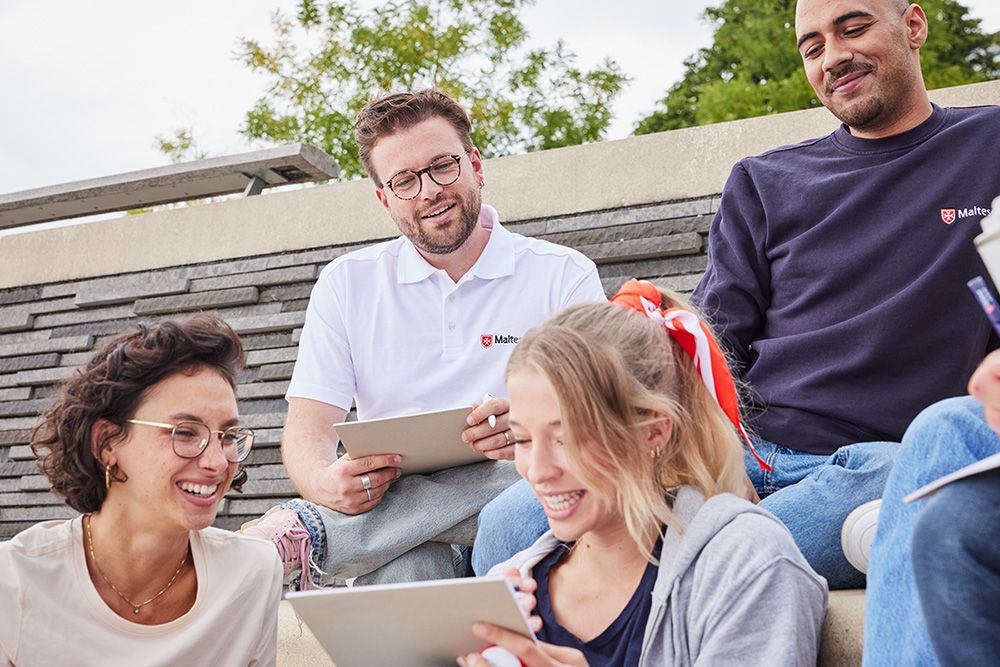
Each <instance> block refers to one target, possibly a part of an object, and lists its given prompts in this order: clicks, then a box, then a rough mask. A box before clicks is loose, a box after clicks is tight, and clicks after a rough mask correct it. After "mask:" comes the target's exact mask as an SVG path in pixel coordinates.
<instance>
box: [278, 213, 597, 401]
mask: <svg viewBox="0 0 1000 667" xmlns="http://www.w3.org/2000/svg"><path fill="white" fill-rule="evenodd" d="M485 208H486V209H487V211H488V212H489V213H490V214H491V215H492V217H493V220H494V224H493V230H492V233H491V235H490V239H489V241H488V242H487V244H486V248H485V249H484V250H483V253H482V254H481V255H480V256H479V259H478V260H477V261H476V263H475V264H474V265H473V266H472V268H471V269H469V271H468V272H467V273H466V274H465V275H464V276H462V278H461V279H460V280H459V281H458V282H457V283H455V282H454V281H453V280H452V279H451V278H450V277H449V276H448V274H447V273H446V272H445V271H443V270H441V269H435V268H434V267H433V266H431V265H430V264H428V263H427V261H426V260H425V259H424V258H423V257H422V256H421V255H420V253H419V252H417V249H416V248H415V247H414V246H413V244H412V243H411V242H410V241H409V240H408V239H407V238H406V237H402V236H401V237H399V238H397V239H395V240H392V241H388V242H385V243H379V244H377V245H373V246H370V247H368V248H363V249H361V250H357V251H355V252H351V253H348V254H346V255H344V256H342V257H338V258H337V259H335V260H334V261H333V262H331V263H330V264H329V265H328V266H327V267H326V268H324V269H323V271H322V273H321V274H320V277H319V280H318V281H317V282H316V286H315V287H314V288H313V291H312V296H311V297H310V299H309V308H308V310H307V312H306V322H305V328H304V329H303V331H302V339H301V341H300V342H299V352H298V359H297V360H296V362H295V371H294V373H293V374H292V381H291V383H290V385H289V387H288V392H287V393H286V395H285V397H286V398H310V399H313V400H317V401H322V402H324V403H328V404H330V405H335V406H337V407H340V408H343V409H345V410H347V409H350V406H351V399H352V398H353V399H354V400H355V403H356V404H357V408H358V417H359V418H360V419H377V418H379V417H392V416H397V415H405V414H413V413H417V412H425V411H428V410H443V409H445V408H453V407H461V406H468V405H470V404H472V403H474V402H475V403H480V402H482V400H483V395H484V394H485V393H486V392H489V393H491V394H493V395H494V396H506V395H507V392H506V389H505V387H504V369H505V367H506V365H507V358H508V357H509V356H510V353H511V351H512V350H513V349H514V345H515V344H516V343H517V341H518V339H520V337H521V336H522V335H524V333H525V332H526V331H527V330H528V329H530V328H531V327H533V326H535V325H536V324H540V323H542V322H543V321H545V320H546V319H548V318H549V317H550V316H551V315H554V314H555V313H557V312H559V311H560V310H562V309H563V308H565V307H566V306H569V305H571V304H575V303H586V302H592V301H603V300H604V298H605V296H604V290H603V289H602V287H601V281H600V279H599V278H598V275H597V267H596V266H595V265H594V263H593V262H592V261H591V260H589V259H587V258H586V257H584V256H583V255H582V254H581V253H579V252H577V251H576V250H573V249H571V248H566V247H563V246H559V245H556V244H554V243H549V242H548V241H542V240H539V239H531V238H527V237H525V236H521V235H520V234H513V233H511V232H510V231H508V230H506V229H504V228H503V227H502V226H501V225H500V224H499V220H498V219H497V213H496V211H495V210H493V208H492V207H489V206H487V207H485Z"/></svg>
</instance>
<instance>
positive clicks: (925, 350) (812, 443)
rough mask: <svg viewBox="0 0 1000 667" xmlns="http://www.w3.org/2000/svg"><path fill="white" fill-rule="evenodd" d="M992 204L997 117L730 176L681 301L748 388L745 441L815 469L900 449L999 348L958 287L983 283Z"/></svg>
mask: <svg viewBox="0 0 1000 667" xmlns="http://www.w3.org/2000/svg"><path fill="white" fill-rule="evenodd" d="M997 195H1000V107H976V108H949V109H942V108H940V107H937V106H935V107H934V111H933V113H932V115H931V117H930V118H928V119H927V120H926V121H924V122H923V123H921V124H920V125H919V126H917V127H915V128H913V129H912V130H910V131H908V132H904V133H902V134H899V135H896V136H893V137H889V138H886V139H877V140H865V139H859V138H858V137H854V136H852V135H851V134H850V132H849V131H848V130H847V129H846V127H843V126H842V127H840V128H839V129H837V130H836V131H835V132H834V133H833V134H831V135H829V136H826V137H822V138H819V139H813V140H810V141H805V142H803V143H800V144H797V145H794V146H786V147H783V148H779V149H776V150H773V151H770V152H768V153H764V154H763V155H759V156H757V157H751V158H746V159H744V160H742V161H740V162H739V163H737V165H736V166H735V167H734V168H733V171H732V173H731V174H730V176H729V180H728V182H727V183H726V187H725V190H724V191H723V194H722V202H721V205H720V207H719V211H718V213H717V214H716V216H715V219H714V220H713V222H712V226H711V230H710V232H709V237H708V239H709V254H708V259H709V261H708V269H707V271H706V273H705V275H704V276H703V278H702V280H701V282H700V283H699V285H698V287H697V289H696V291H695V294H694V300H695V302H696V303H697V304H698V305H700V306H701V308H702V309H703V310H704V311H705V313H706V314H707V315H708V317H709V318H710V319H711V320H713V321H714V323H715V326H716V330H717V331H718V332H719V333H720V335H721V336H722V339H723V342H724V344H725V345H726V346H727V347H728V350H729V352H731V353H732V355H733V356H734V358H735V361H736V368H735V369H734V370H735V371H736V373H737V374H738V375H740V376H741V377H742V378H743V379H744V380H745V381H746V382H747V383H749V385H750V387H749V388H750V394H751V395H750V397H749V398H750V403H751V406H750V411H749V413H748V422H749V425H750V427H751V428H752V429H753V430H754V431H755V432H756V434H757V435H759V436H760V437H762V438H764V439H765V440H769V441H771V442H774V443H776V444H778V445H781V446H783V447H788V448H791V449H796V450H801V451H807V452H813V453H817V454H826V453H830V452H832V451H834V450H835V449H837V448H838V447H841V446H843V445H848V444H851V443H856V442H866V441H872V440H889V441H897V442H898V441H899V440H900V439H901V437H902V435H903V431H904V430H905V429H906V427H907V425H908V424H909V423H910V421H912V420H913V418H914V417H915V416H916V415H917V413H918V412H920V410H922V409H923V408H925V407H927V406H928V405H930V404H931V403H934V402H935V401H938V400H940V399H943V398H946V397H949V396H957V395H961V394H964V393H965V386H966V383H967V382H968V380H969V376H970V375H971V374H972V372H973V370H974V369H975V368H976V366H977V364H978V363H979V361H980V360H982V358H983V356H985V354H986V353H987V351H988V350H990V349H992V348H993V347H996V343H997V340H996V337H995V336H993V335H992V334H991V329H990V326H989V323H988V322H987V320H986V318H985V317H984V315H983V313H982V312H981V311H980V310H979V305H978V304H977V303H976V300H975V298H974V297H973V296H972V294H971V293H970V292H969V290H968V288H967V287H966V284H965V283H966V282H967V281H968V280H969V279H970V278H972V277H974V276H976V275H983V276H984V277H987V274H986V269H985V267H984V266H983V264H982V262H981V261H980V259H979V256H978V255H977V253H976V251H975V248H974V246H973V242H972V239H973V238H974V237H975V236H976V235H977V234H978V233H980V231H981V228H980V226H979V222H980V220H981V218H982V217H983V216H984V215H985V214H986V213H988V211H989V207H990V204H991V201H992V199H993V198H994V197H996V196H997Z"/></svg>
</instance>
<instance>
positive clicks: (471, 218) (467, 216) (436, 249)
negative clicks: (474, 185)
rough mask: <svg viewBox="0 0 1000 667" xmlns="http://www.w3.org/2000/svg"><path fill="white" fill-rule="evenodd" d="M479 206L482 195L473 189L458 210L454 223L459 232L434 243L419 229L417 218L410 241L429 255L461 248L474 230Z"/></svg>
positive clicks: (477, 222) (442, 253) (446, 252)
mask: <svg viewBox="0 0 1000 667" xmlns="http://www.w3.org/2000/svg"><path fill="white" fill-rule="evenodd" d="M481 207H482V197H481V196H480V194H479V190H473V191H472V194H471V195H470V196H469V198H468V199H467V200H465V201H464V202H463V204H462V209H461V211H459V216H458V218H457V220H456V223H455V224H458V225H460V227H459V230H460V231H459V234H458V236H456V237H455V238H454V239H453V240H452V241H451V242H450V243H436V242H435V241H434V240H433V239H432V238H430V236H429V235H427V234H425V233H424V231H423V229H421V227H420V221H419V219H418V220H417V221H415V222H416V225H415V227H416V229H415V232H414V235H413V236H411V237H410V241H411V242H412V243H413V245H415V246H416V247H417V248H419V249H420V250H423V251H424V252H426V253H428V254H430V255H448V254H450V253H453V252H455V251H456V250H458V249H459V248H461V247H462V246H463V245H464V244H465V242H466V241H468V240H469V237H470V236H472V232H474V231H475V230H476V225H477V224H479V209H480V208H481Z"/></svg>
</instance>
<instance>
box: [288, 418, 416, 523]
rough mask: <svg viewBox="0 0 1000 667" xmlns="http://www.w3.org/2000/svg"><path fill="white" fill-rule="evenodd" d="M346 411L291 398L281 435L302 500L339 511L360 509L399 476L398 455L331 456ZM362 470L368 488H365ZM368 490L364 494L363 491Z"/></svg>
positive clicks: (364, 509) (370, 505) (367, 506)
mask: <svg viewBox="0 0 1000 667" xmlns="http://www.w3.org/2000/svg"><path fill="white" fill-rule="evenodd" d="M346 416H347V411H346V410H344V409H343V408H338V407H336V406H334V405H329V404H327V403H323V402H321V401H314V400H311V399H308V398H291V399H289V401H288V417H287V419H286V420H285V428H284V431H283V432H282V437H281V456H282V460H283V461H284V463H285V469H286V470H287V471H288V477H289V478H290V479H291V480H292V483H293V484H295V488H296V489H298V491H299V493H300V494H302V497H303V498H305V499H306V500H309V501H311V502H314V503H316V504H318V505H324V506H326V507H329V508H331V509H334V510H337V511H338V512H343V513H344V514H361V513H362V512H367V511H368V510H370V509H371V508H373V507H375V506H376V505H378V503H379V502H380V501H381V500H382V496H383V495H384V494H385V492H386V490H388V488H389V485H390V484H391V483H392V482H394V481H395V480H396V479H398V478H399V474H400V471H399V468H398V467H395V466H398V465H399V463H400V462H401V460H402V459H401V458H400V457H399V456H398V455H397V454H379V455H376V456H366V457H364V458H361V459H358V460H354V459H352V458H351V457H350V456H342V457H340V458H339V459H338V458H337V443H338V442H339V438H338V437H337V431H336V429H335V428H334V427H333V425H334V424H336V423H339V422H342V421H344V418H345V417H346ZM366 475H367V477H368V479H369V481H370V488H369V489H367V490H366V489H365V484H364V481H363V478H364V477H365V476H366ZM369 493H370V496H369Z"/></svg>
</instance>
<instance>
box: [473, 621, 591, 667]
mask: <svg viewBox="0 0 1000 667" xmlns="http://www.w3.org/2000/svg"><path fill="white" fill-rule="evenodd" d="M472 632H474V633H475V635H476V636H477V637H479V638H480V639H482V640H483V641H487V642H489V643H491V644H495V645H496V646H499V647H501V648H504V649H506V650H507V651H508V652H510V653H511V654H513V655H514V656H516V657H517V658H518V659H520V661H521V663H522V664H523V665H525V666H526V667H587V659H586V658H585V657H583V653H581V652H580V651H577V650H576V649H575V648H568V647H566V646H556V645H555V644H547V643H545V642H534V641H532V640H530V639H528V638H527V637H525V636H524V635H519V634H517V633H516V632H511V631H510V630H505V629H504V628H501V627H498V626H496V625H491V624H489V623H474V624H473V626H472ZM458 664H459V665H462V667H493V665H492V664H491V663H490V662H489V661H488V660H487V659H486V658H484V657H483V656H482V655H480V654H479V653H470V654H468V655H465V656H461V657H459V658H458Z"/></svg>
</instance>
